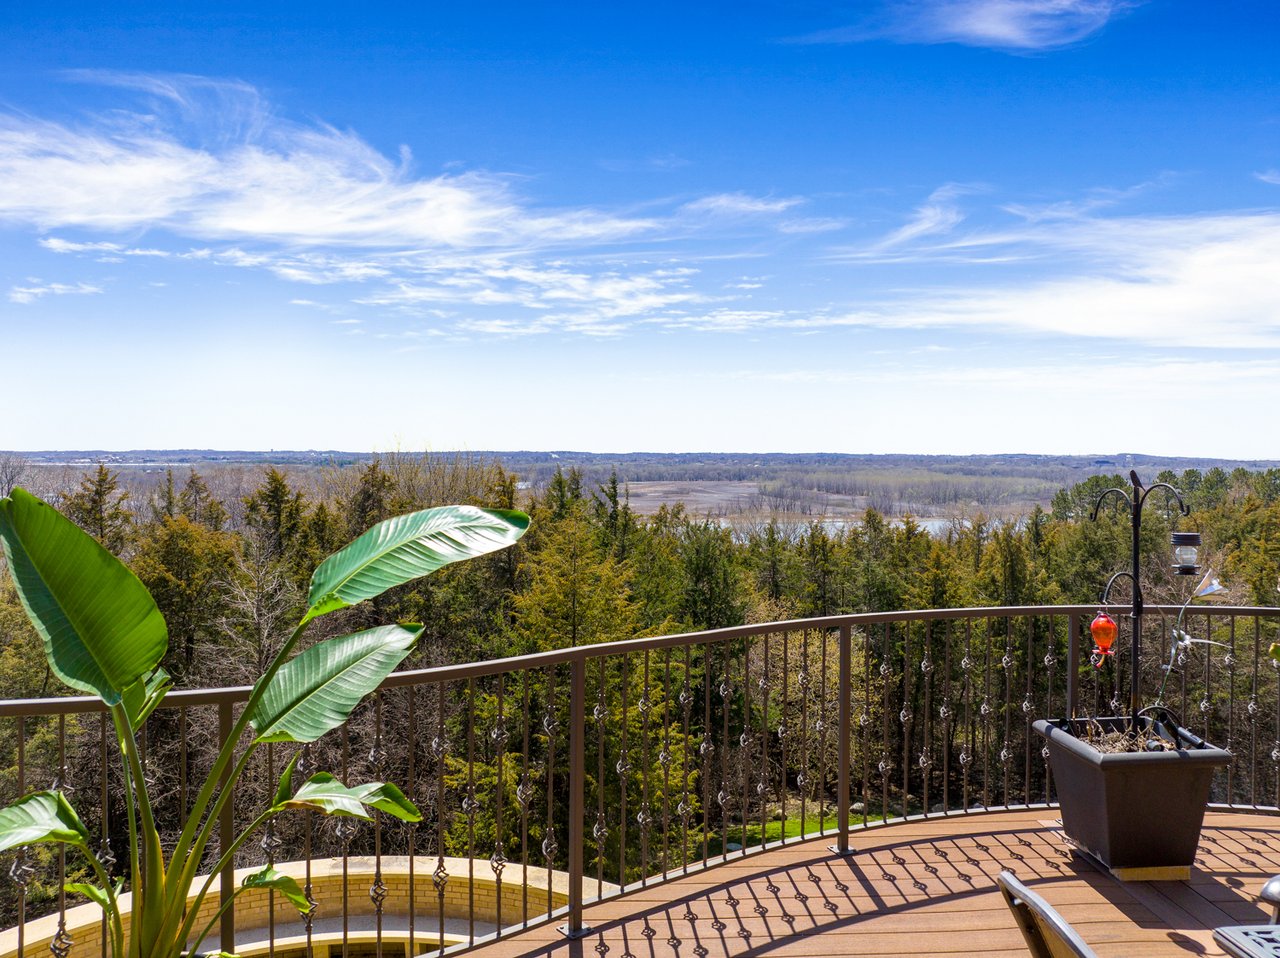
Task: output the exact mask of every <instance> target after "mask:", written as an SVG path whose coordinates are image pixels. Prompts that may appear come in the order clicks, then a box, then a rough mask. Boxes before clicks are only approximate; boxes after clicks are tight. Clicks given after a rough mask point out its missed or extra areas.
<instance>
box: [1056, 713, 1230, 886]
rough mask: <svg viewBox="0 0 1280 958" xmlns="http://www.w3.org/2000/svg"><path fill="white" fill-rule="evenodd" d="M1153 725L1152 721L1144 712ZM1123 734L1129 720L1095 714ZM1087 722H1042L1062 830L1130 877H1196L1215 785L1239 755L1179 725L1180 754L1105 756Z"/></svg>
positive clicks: (1148, 724)
mask: <svg viewBox="0 0 1280 958" xmlns="http://www.w3.org/2000/svg"><path fill="white" fill-rule="evenodd" d="M1144 721H1145V722H1146V728H1148V729H1150V727H1151V720H1150V719H1149V718H1145V717H1144ZM1092 722H1094V723H1097V725H1101V726H1102V728H1103V729H1104V730H1105V731H1119V730H1122V729H1123V728H1125V727H1126V725H1127V724H1128V720H1127V719H1123V718H1118V717H1109V718H1101V719H1093V720H1092ZM1084 725H1085V723H1084V722H1083V721H1081V720H1075V721H1074V722H1073V721H1072V720H1069V719H1047V720H1046V719H1041V720H1039V721H1037V722H1036V723H1035V724H1034V726H1033V727H1034V728H1035V730H1036V731H1037V732H1039V733H1040V734H1041V735H1043V736H1044V737H1045V740H1046V742H1047V745H1048V749H1049V767H1050V768H1051V770H1052V771H1053V781H1054V785H1055V787H1056V789H1057V793H1058V805H1059V808H1060V810H1061V812H1062V827H1063V830H1064V831H1065V832H1066V834H1067V837H1068V838H1070V839H1071V840H1072V841H1073V842H1074V843H1075V844H1076V847H1077V848H1078V849H1080V850H1081V851H1083V852H1086V853H1087V854H1089V855H1090V856H1092V857H1093V858H1095V859H1097V860H1098V861H1099V862H1101V863H1102V864H1103V865H1104V866H1106V868H1107V869H1108V870H1110V871H1111V873H1112V874H1113V875H1115V876H1116V877H1117V878H1120V879H1123V880H1128V881H1170V880H1185V879H1187V878H1189V877H1190V875H1191V865H1192V863H1193V862H1194V861H1195V857H1196V847H1197V845H1198V844H1199V841H1200V826H1201V825H1203V824H1204V811H1205V806H1206V805H1207V804H1208V801H1209V785H1210V783H1211V781H1212V779H1213V773H1214V770H1215V769H1218V768H1220V767H1222V766H1224V765H1226V764H1228V763H1229V762H1230V761H1231V753H1230V752H1228V751H1226V750H1225V749H1220V748H1214V747H1213V746H1212V745H1209V744H1207V743H1206V742H1204V741H1203V740H1202V739H1199V738H1197V737H1196V736H1195V735H1193V734H1192V733H1191V732H1188V731H1187V730H1186V729H1183V728H1178V729H1177V730H1176V732H1177V735H1178V742H1179V744H1180V745H1182V746H1184V747H1182V748H1179V749H1178V750H1177V751H1167V752H1126V753H1108V754H1103V753H1101V752H1099V751H1098V750H1097V749H1095V748H1094V747H1093V746H1092V745H1090V744H1089V743H1088V742H1087V741H1084V740H1083V739H1081V738H1078V737H1077V736H1076V735H1075V734H1074V732H1075V731H1076V730H1082V729H1083V728H1084Z"/></svg>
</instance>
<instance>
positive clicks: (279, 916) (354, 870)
mask: <svg viewBox="0 0 1280 958" xmlns="http://www.w3.org/2000/svg"><path fill="white" fill-rule="evenodd" d="M437 862H438V859H436V858H434V857H427V856H418V857H416V858H415V859H414V860H413V871H414V880H413V883H414V901H415V904H416V907H415V908H414V916H415V924H416V927H417V929H418V933H419V934H420V935H430V934H432V933H433V930H434V929H435V927H436V922H438V920H439V915H440V900H441V899H440V895H439V894H438V892H437V891H436V888H435V885H434V883H433V882H432V873H433V872H434V871H435V869H436V865H437ZM444 863H445V868H446V869H447V870H448V872H449V880H448V882H447V883H446V884H445V886H444V917H445V918H455V919H457V918H461V919H466V918H467V917H468V914H469V913H470V909H471V908H472V907H474V911H475V919H476V921H478V922H482V923H486V924H492V923H494V922H496V921H497V918H498V908H497V902H498V883H497V881H496V876H495V875H494V872H493V869H492V868H491V867H490V865H489V863H488V862H487V861H483V860H479V859H475V860H468V859H465V858H446V859H445V860H444ZM375 864H376V863H375V861H374V859H372V858H351V859H348V860H347V883H348V893H347V914H348V915H349V916H350V917H352V918H354V919H357V924H358V925H367V926H368V927H369V928H370V929H372V927H373V921H372V918H373V916H374V913H375V912H374V905H373V901H372V899H370V897H369V888H370V886H372V884H373V881H374V875H375ZM409 866H410V862H409V859H408V858H407V857H405V856H384V857H383V859H382V881H383V883H384V884H385V885H386V886H387V897H386V900H385V901H384V903H383V914H384V915H385V916H388V917H392V916H399V917H400V918H402V919H403V918H406V917H407V916H408V914H409ZM276 869H277V870H278V871H281V872H283V873H284V874H286V875H290V876H292V877H293V878H294V879H295V880H296V881H297V882H298V884H299V885H305V883H306V880H307V871H306V864H305V863H304V862H282V863H277V864H276ZM257 870H258V869H256V868H246V869H240V870H238V871H237V872H236V884H237V885H239V884H241V883H242V882H243V881H244V879H245V877H246V876H248V875H251V874H253V873H254V872H255V871H257ZM547 877H548V875H547V870H546V869H545V868H530V869H529V871H528V888H527V898H528V911H527V914H526V913H525V912H524V911H523V905H524V899H525V897H526V889H525V874H524V869H522V868H521V867H520V866H519V865H517V864H508V865H507V866H506V867H505V868H504V869H503V871H502V923H503V924H504V925H506V924H511V923H514V922H517V921H521V920H522V919H525V918H527V919H536V918H538V917H540V916H542V915H544V914H546V910H547ZM203 881H204V879H203V878H199V879H197V880H196V887H197V888H198V887H199V886H200V885H201V884H203ZM219 887H220V882H218V881H217V880H215V881H214V883H213V888H212V890H211V891H210V892H209V895H208V897H207V898H206V899H205V901H204V903H203V905H202V906H201V909H200V917H199V920H198V921H197V923H196V927H197V928H201V927H203V926H204V924H205V923H206V922H207V921H208V920H209V919H210V918H212V917H213V915H214V914H215V913H216V911H217V909H218V905H219V900H218V895H219V891H218V889H219ZM311 887H312V895H313V897H314V898H315V899H316V902H317V909H316V917H317V919H324V918H339V917H341V916H342V914H343V911H342V908H343V902H342V889H343V870H342V859H340V858H327V859H317V860H315V861H313V862H312V863H311ZM568 888H569V880H568V876H567V875H566V874H565V873H564V872H552V873H551V907H552V908H553V909H555V908H560V907H562V906H563V905H565V904H567V903H568ZM613 890H616V886H613V885H606V886H605V892H606V893H608V892H610V891H613ZM595 893H596V885H595V882H588V883H587V894H589V895H592V896H594V895H595ZM274 902H275V920H276V923H277V925H285V924H297V923H298V922H299V921H300V920H301V919H300V918H299V916H298V913H297V911H296V910H295V909H294V908H293V906H292V905H291V904H289V902H288V901H286V900H285V899H284V897H283V896H282V895H278V894H277V895H275V896H274ZM270 903H271V896H270V894H269V893H268V892H267V891H266V890H265V889H256V888H255V889H251V890H249V891H246V892H243V893H242V894H241V895H240V896H239V897H238V898H237V899H236V941H237V943H238V945H239V946H240V947H242V948H244V946H247V945H249V943H250V942H253V941H265V939H266V937H267V931H266V929H267V926H268V921H269V918H268V912H269V908H270ZM121 910H122V911H123V912H124V922H125V934H126V935H128V931H129V924H128V923H129V914H128V896H125V897H124V899H123V900H122V903H121ZM361 918H364V919H366V920H365V921H363V922H361V921H359V920H358V919H361ZM23 930H24V932H25V934H24V942H23V953H24V955H25V956H26V958H48V955H49V943H50V942H51V941H52V939H53V936H54V935H55V934H56V933H57V930H58V916H57V915H50V916H47V917H44V918H39V919H36V920H34V921H30V922H27V924H26V926H25V927H24V929H23ZM67 932H68V933H69V934H70V935H71V939H72V946H71V952H70V954H69V955H68V958H100V956H101V955H102V910H101V909H100V908H98V906H97V905H80V906H78V907H76V908H70V909H68V910H67ZM215 934H216V931H215ZM358 935H359V937H361V938H365V937H372V935H373V932H372V931H371V930H370V931H369V932H367V934H366V933H365V932H363V931H360V932H358ZM257 950H258V949H256V948H252V947H249V948H247V949H246V951H245V953H246V954H249V953H253V952H256V951H257ZM384 950H385V951H386V952H387V954H388V955H393V956H394V955H398V954H399V947H398V946H397V947H391V946H390V944H388V947H387V948H386V949H384ZM317 954H318V955H320V954H322V950H321V949H317ZM17 956H18V929H17V928H9V929H6V930H5V931H2V932H0V958H17Z"/></svg>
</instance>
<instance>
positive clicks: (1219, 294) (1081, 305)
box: [808, 213, 1280, 349]
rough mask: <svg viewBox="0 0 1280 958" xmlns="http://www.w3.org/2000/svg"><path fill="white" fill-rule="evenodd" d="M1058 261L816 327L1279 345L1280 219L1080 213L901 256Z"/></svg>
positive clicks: (833, 316)
mask: <svg viewBox="0 0 1280 958" xmlns="http://www.w3.org/2000/svg"><path fill="white" fill-rule="evenodd" d="M1004 250H1009V251H1010V253H1009V256H1010V258H1014V257H1020V258H1023V259H1026V258H1030V257H1039V258H1040V259H1041V260H1044V261H1048V262H1050V264H1051V266H1050V268H1049V269H1047V270H1046V273H1045V274H1042V275H1041V276H1040V277H1038V278H1031V279H1027V278H1026V277H1021V278H1019V280H1018V281H1017V282H1016V283H1013V282H1009V281H1007V280H1006V281H1001V280H1000V279H999V278H998V277H994V276H993V277H992V279H991V282H990V284H989V285H987V286H985V287H983V286H978V285H969V286H967V287H963V288H950V289H937V288H934V289H931V290H929V291H927V292H925V293H922V294H918V295H913V296H910V297H904V298H902V299H901V300H899V301H898V302H896V303H892V304H880V305H877V306H874V307H864V308H861V309H858V310H855V311H852V312H849V313H847V314H845V315H843V316H840V315H837V314H834V313H833V314H831V315H826V316H819V317H814V318H812V319H810V320H808V321H810V322H816V323H819V324H823V325H825V324H842V325H854V326H858V325H865V326H883V327H898V328H920V327H956V328H964V327H975V326H976V327H983V328H988V329H1001V330H1007V331H1019V332H1022V333H1032V334H1038V335H1061V336H1071V337H1090V338H1095V339H1100V340H1130V341H1136V342H1142V343H1147V344H1151V345H1167V346H1184V347H1231V348H1259V347H1264V348H1271V349H1275V348H1280V287H1277V286H1276V284H1275V282H1274V272H1275V263H1276V262H1278V261H1280V214H1275V213H1238V214H1222V215H1210V216H1183V217H1123V218H1122V217H1115V218H1110V219H1102V218H1081V219H1078V220H1075V221H1071V222H1054V223H1046V224H1038V225H1032V226H1027V227H1023V228H1018V229H1010V230H1007V231H999V230H986V231H975V232H973V233H970V234H969V235H966V236H964V237H959V238H953V239H948V240H946V241H944V242H941V243H934V244H930V245H921V246H917V247H915V248H913V249H912V250H909V251H903V254H902V260H900V261H905V260H906V259H907V258H908V257H910V258H912V259H913V260H914V261H915V262H919V263H926V262H930V261H933V260H940V261H947V260H950V259H953V258H954V257H965V256H970V255H973V254H974V253H975V252H976V253H977V254H978V255H980V256H986V257H988V258H989V259H991V260H997V259H999V258H1000V256H1001V252H1002V251H1004Z"/></svg>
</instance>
